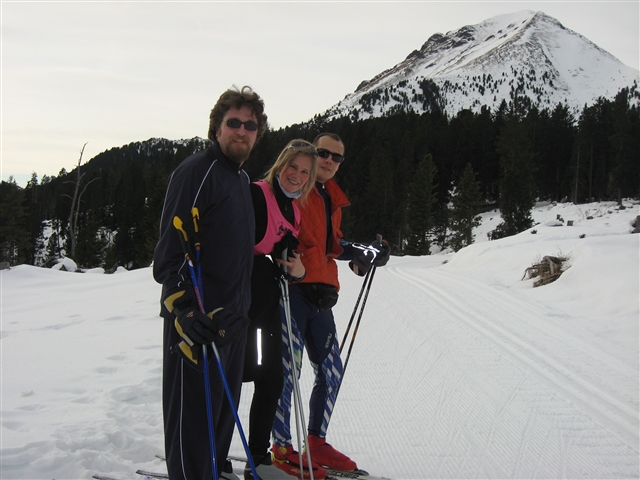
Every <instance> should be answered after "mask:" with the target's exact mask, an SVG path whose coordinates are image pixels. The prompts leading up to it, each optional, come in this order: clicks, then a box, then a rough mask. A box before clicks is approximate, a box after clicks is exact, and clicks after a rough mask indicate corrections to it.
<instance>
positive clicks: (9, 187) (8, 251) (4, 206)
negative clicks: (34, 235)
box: [0, 177, 29, 265]
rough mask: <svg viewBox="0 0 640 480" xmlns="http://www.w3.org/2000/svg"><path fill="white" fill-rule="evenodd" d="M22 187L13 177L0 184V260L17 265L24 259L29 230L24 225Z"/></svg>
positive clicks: (27, 245)
mask: <svg viewBox="0 0 640 480" xmlns="http://www.w3.org/2000/svg"><path fill="white" fill-rule="evenodd" d="M23 203H24V189H22V188H20V187H19V186H18V184H17V183H16V181H15V180H14V178H13V177H9V181H8V182H5V181H2V183H1V184H0V261H2V262H9V264H10V265H18V264H21V263H24V262H25V261H26V252H27V250H28V248H29V232H28V231H27V229H26V228H25V227H24V226H25V225H26V223H27V215H26V212H25V209H24V205H23Z"/></svg>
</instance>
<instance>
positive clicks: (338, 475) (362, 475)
mask: <svg viewBox="0 0 640 480" xmlns="http://www.w3.org/2000/svg"><path fill="white" fill-rule="evenodd" d="M228 458H229V460H235V461H236V462H245V463H246V462H247V459H246V458H245V457H236V456H233V455H229V456H228ZM325 470H326V471H327V477H326V480H340V479H342V478H352V479H359V480H393V479H391V478H389V477H378V476H376V475H371V474H370V473H369V472H367V471H365V470H362V469H360V468H358V469H357V470H352V471H350V472H347V471H344V470H334V469H332V468H325Z"/></svg>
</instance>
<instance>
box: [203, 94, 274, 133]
mask: <svg viewBox="0 0 640 480" xmlns="http://www.w3.org/2000/svg"><path fill="white" fill-rule="evenodd" d="M244 106H247V107H249V108H250V109H251V110H252V111H253V113H254V114H255V116H256V118H257V120H258V135H257V137H256V143H258V140H260V137H262V135H264V132H266V131H267V128H268V124H267V116H266V115H265V113H264V102H263V101H262V99H261V98H260V95H258V94H257V93H256V92H254V91H253V89H252V88H251V87H249V86H246V85H245V86H244V87H242V90H238V87H236V86H235V85H234V86H233V88H230V89H229V90H227V91H226V92H224V93H223V94H222V95H220V98H219V99H218V101H217V102H216V104H215V106H214V107H213V108H212V109H211V114H210V115H209V134H208V136H209V140H211V141H212V142H213V141H215V139H216V132H217V131H218V128H220V125H221V124H222V119H223V118H224V116H225V114H226V113H227V112H228V111H229V110H230V109H231V108H242V107H244Z"/></svg>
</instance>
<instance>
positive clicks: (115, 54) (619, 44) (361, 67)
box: [0, 0, 640, 185]
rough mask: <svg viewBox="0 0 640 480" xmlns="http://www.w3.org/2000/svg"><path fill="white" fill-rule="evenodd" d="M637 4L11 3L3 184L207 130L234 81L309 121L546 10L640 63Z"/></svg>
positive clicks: (276, 109) (279, 116)
mask: <svg viewBox="0 0 640 480" xmlns="http://www.w3.org/2000/svg"><path fill="white" fill-rule="evenodd" d="M639 5H640V2H638V0H632V1H577V2H574V1H563V2H557V1H551V2H549V1H547V2H530V1H495V2H485V1H470V2H466V1H410V2H409V1H407V2H404V1H395V2H394V1H388V2H365V1H351V2H338V1H336V2H330V1H318V2H304V1H296V2H284V1H280V2H278V1H274V2H271V1H263V2H238V1H229V2H207V1H200V2H187V1H183V2H181V1H173V2H160V1H130V2H129V1H122V2H120V1H105V2H94V1H78V2H55V1H51V2H37V1H36V2H26V1H15V2H14V1H5V0H2V2H1V6H0V8H1V15H2V31H1V34H2V44H1V48H2V60H1V62H2V65H1V67H2V70H1V72H2V83H1V93H2V116H1V150H2V171H1V172H0V173H1V175H2V179H4V180H6V179H7V178H8V177H9V175H13V176H14V177H15V178H16V180H17V181H18V183H19V184H22V185H24V182H26V180H27V179H28V178H29V177H30V176H31V173H32V172H36V173H37V174H38V175H39V177H40V178H42V176H43V175H45V174H46V175H57V174H58V172H59V171H60V169H62V168H63V167H64V168H66V169H67V170H71V169H72V168H74V166H75V165H76V164H77V162H78V158H79V156H80V150H81V148H82V145H83V144H84V143H85V142H86V143H87V146H86V149H85V153H84V157H83V162H84V161H87V160H89V159H91V158H93V157H94V156H95V155H97V154H98V153H100V152H103V151H105V150H108V149H109V148H112V147H118V146H121V145H125V144H128V143H130V142H135V141H142V140H147V139H149V138H151V137H164V138H169V139H180V138H192V137H194V136H201V137H206V134H207V127H208V115H209V111H210V109H211V107H212V106H213V105H214V103H215V102H216V100H217V98H218V97H219V96H220V94H221V93H222V92H223V91H224V90H226V89H227V88H229V87H231V86H232V85H237V86H242V85H251V86H252V87H253V88H254V89H255V90H256V91H257V92H258V93H259V94H260V95H261V96H262V97H263V98H264V100H265V104H266V111H267V114H268V116H269V122H270V124H271V126H272V127H273V128H276V129H277V128H280V127H284V126H287V125H291V124H293V123H300V122H305V121H307V120H309V119H310V118H312V117H313V116H314V115H315V114H316V113H321V112H323V111H324V110H326V109H327V108H329V107H331V106H333V105H334V104H336V103H337V102H338V101H340V100H341V99H342V98H344V96H345V95H347V94H349V93H351V92H353V91H354V90H355V89H356V87H357V86H358V84H359V83H360V82H361V81H363V80H368V79H370V78H372V77H374V76H375V75H377V74H378V73H380V72H382V71H383V70H385V69H387V68H390V67H392V66H394V65H395V64H397V63H399V62H400V61H402V60H403V59H404V58H405V57H406V56H407V55H408V54H409V53H411V52H412V51H413V50H416V49H419V48H420V47H421V46H422V44H423V43H424V42H425V41H426V40H427V39H428V38H429V37H430V36H431V35H433V34H434V33H438V32H439V33H446V32H448V31H450V30H456V29H458V28H460V27H463V26H465V25H473V24H476V23H479V22H481V21H483V20H486V19H487V18H490V17H493V16H495V15H499V14H503V13H513V12H517V11H520V10H534V11H543V12H545V13H546V14H548V15H550V16H552V17H555V18H556V19H558V20H559V21H560V22H561V23H562V24H563V25H564V26H565V27H567V28H569V29H571V30H574V31H576V32H578V33H580V34H582V35H583V36H585V37H587V38H588V39H589V40H591V41H592V42H594V43H596V44H597V45H598V46H600V47H601V48H603V49H605V50H607V51H608V52H610V53H611V54H613V55H614V56H616V57H617V58H618V59H619V60H621V61H622V62H623V63H625V64H626V65H628V66H631V67H633V68H636V69H638V68H639V65H638V64H639V43H640V33H639V31H640V29H639V23H640V20H639V17H640V12H639Z"/></svg>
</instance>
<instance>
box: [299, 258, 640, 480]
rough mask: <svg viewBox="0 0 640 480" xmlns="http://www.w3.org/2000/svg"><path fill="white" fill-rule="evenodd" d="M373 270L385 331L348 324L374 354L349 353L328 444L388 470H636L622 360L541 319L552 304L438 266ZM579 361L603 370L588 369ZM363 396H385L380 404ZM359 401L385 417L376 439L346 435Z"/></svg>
mask: <svg viewBox="0 0 640 480" xmlns="http://www.w3.org/2000/svg"><path fill="white" fill-rule="evenodd" d="M425 271H426V272H428V274H427V275H425V273H424V272H425ZM376 275H377V277H382V278H375V279H374V280H375V281H374V285H373V287H372V294H371V296H370V299H369V302H368V305H367V309H374V310H375V311H376V314H377V315H380V314H382V315H387V317H388V323H387V325H388V329H387V331H384V332H380V331H378V332H369V334H368V335H366V338H360V337H365V335H364V333H363V332H365V331H366V326H363V327H362V328H361V333H360V334H359V338H358V339H357V341H356V347H355V348H354V352H355V350H360V351H361V350H363V349H364V348H365V346H364V345H362V344H360V345H358V342H362V343H365V342H366V343H368V344H367V345H366V348H368V349H372V350H373V351H376V352H379V354H380V355H379V356H378V357H377V358H376V356H375V355H368V356H366V357H364V356H362V353H360V354H359V355H358V354H357V353H354V354H353V356H352V358H351V360H350V365H349V369H348V371H347V372H346V374H345V383H344V386H343V392H341V396H342V398H340V399H339V402H338V403H337V407H336V411H335V413H334V419H333V420H332V424H331V426H330V429H329V434H328V439H329V441H330V442H334V443H335V444H336V446H337V447H338V448H342V449H343V450H344V451H347V452H358V453H360V452H362V453H365V452H366V453H368V454H369V455H370V457H368V458H361V457H359V456H358V455H353V457H354V458H355V459H356V460H357V461H358V462H359V464H361V465H363V466H365V467H366V468H368V469H369V470H370V471H372V472H375V473H377V474H382V475H389V476H395V478H637V473H638V442H637V438H638V437H637V429H638V405H637V403H636V402H635V401H634V399H633V398H632V395H628V394H626V395H625V393H624V392H635V391H637V388H638V378H637V371H635V370H634V369H633V368H632V367H631V366H629V365H626V364H624V363H623V362H621V361H619V360H617V359H616V358H614V357H612V356H611V355H607V354H606V353H605V352H602V351H598V350H596V349H595V348H594V347H592V346H590V345H587V344H585V343H582V342H581V341H580V340H579V339H576V338H574V337H567V336H563V335H562V332H561V331H560V330H557V329H555V328H554V327H553V324H552V322H549V321H548V320H547V317H551V318H552V319H553V313H552V312H547V311H545V310H544V309H542V308H541V307H539V306H536V305H531V304H529V303H527V302H525V301H522V300H519V299H518V298H517V297H514V296H513V295H511V294H506V293H503V292H501V291H500V290H497V289H496V288H494V287H491V286H486V285H484V284H481V283H479V282H475V281H474V280H473V279H469V278H466V277H461V276H459V275H456V274H451V273H448V272H447V271H446V269H445V268H438V269H430V270H424V267H419V268H418V269H412V268H411V260H407V261H406V262H398V263H395V264H394V265H393V266H388V267H386V268H385V269H378V271H377V273H376ZM385 275H387V276H388V275H391V276H393V277H394V278H393V281H391V279H390V278H385ZM381 285H383V286H381ZM376 287H379V289H380V290H378V294H377V295H374V290H376ZM411 290H417V292H416V291H411ZM405 298H411V299H418V298H419V299H420V301H419V302H417V303H416V304H414V305H411V306H408V305H406V302H405V301H404V299H405ZM396 311H404V312H411V313H412V315H411V317H404V318H400V317H399V316H398V315H396V314H394V312H396ZM342 313H343V314H344V313H345V312H342ZM347 315H350V312H348V313H347ZM336 317H338V315H336ZM363 322H364V321H363ZM345 323H346V320H345ZM340 331H344V328H342V330H341V328H340V325H339V332H340ZM339 335H340V333H339ZM370 351H371V350H370ZM396 355H401V356H403V357H404V361H400V359H398V358H393V359H391V358H389V356H396ZM358 358H360V360H366V362H367V364H366V365H364V364H362V363H358ZM387 363H393V364H395V365H403V366H404V367H403V369H402V370H401V371H395V370H394V371H390V370H389V369H388V368H386V367H385V365H386V364H387ZM594 363H599V365H597V368H595V365H594ZM592 366H593V367H594V368H592ZM372 368H373V369H377V370H378V371H379V377H378V378H379V380H378V382H376V384H375V385H371V391H369V392H355V391H350V389H349V377H350V376H352V375H357V374H358V372H357V371H356V370H357V369H365V370H368V369H372ZM303 370H304V368H303ZM591 370H593V371H598V372H603V371H604V372H606V373H607V374H606V375H603V376H602V377H601V378H591V377H590V375H589V371H591ZM616 385H618V387H617V388H620V387H619V386H620V385H621V386H623V387H625V388H624V392H620V391H616ZM306 391H309V390H306ZM363 397H364V398H365V399H367V400H368V401H366V400H365V401H363ZM628 397H631V398H628ZM376 398H382V399H387V400H386V401H385V403H386V405H385V406H384V408H380V405H376V403H377V401H376ZM401 399H404V400H401ZM369 403H371V407H369ZM401 404H404V405H405V407H406V410H404V411H398V410H397V408H395V405H401ZM363 408H364V409H368V408H371V415H370V416H369V415H366V416H365V417H366V418H370V419H371V421H372V423H375V422H384V425H385V427H383V428H379V431H383V432H385V436H384V438H371V439H369V438H363V439H359V440H358V441H356V442H353V440H351V439H350V438H349V437H350V433H351V432H350V431H349V430H351V431H352V432H353V434H354V435H357V434H358V432H362V431H364V432H366V431H367V430H368V428H367V427H368V425H364V426H360V427H361V428H359V426H357V425H348V417H349V411H350V410H351V409H363ZM375 412H379V413H380V415H376V414H375ZM345 417H347V418H345ZM345 423H346V425H345ZM345 430H347V431H345ZM373 430H374V431H376V430H378V429H373ZM368 440H370V441H368ZM367 441H368V442H367ZM352 442H353V445H350V443H352ZM363 442H364V443H365V445H363ZM365 446H366V448H363V447H365ZM371 449H373V450H371ZM405 450H410V451H412V452H413V455H412V456H411V457H412V460H411V461H407V459H406V458H404V455H403V452H404V451H405ZM416 451H422V452H424V456H423V457H422V458H423V461H422V464H416V462H415V457H416V455H415V452H416ZM602 452H605V453H604V454H603V453H602ZM365 457H366V454H365ZM412 462H413V464H412ZM497 472H499V473H498V475H496V473H497Z"/></svg>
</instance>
